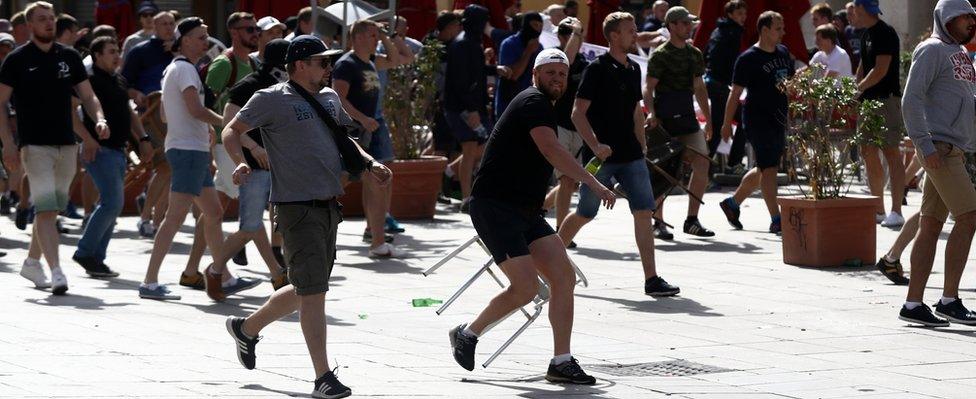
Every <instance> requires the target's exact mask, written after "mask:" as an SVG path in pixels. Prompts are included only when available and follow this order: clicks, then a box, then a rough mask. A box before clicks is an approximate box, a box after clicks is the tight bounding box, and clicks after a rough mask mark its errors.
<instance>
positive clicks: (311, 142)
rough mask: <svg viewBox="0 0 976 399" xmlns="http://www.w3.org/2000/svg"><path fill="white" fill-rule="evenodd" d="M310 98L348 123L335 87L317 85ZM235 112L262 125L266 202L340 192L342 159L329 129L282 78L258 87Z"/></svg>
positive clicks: (248, 121)
mask: <svg viewBox="0 0 976 399" xmlns="http://www.w3.org/2000/svg"><path fill="white" fill-rule="evenodd" d="M315 98H316V99H318V100H319V102H320V103H321V104H322V106H323V107H325V110H326V111H328V112H329V113H330V114H332V116H333V117H334V118H336V120H337V121H338V122H339V123H340V124H342V125H352V118H350V117H349V114H347V113H346V111H345V110H343V109H342V103H341V102H340V100H339V95H338V94H336V92H335V91H333V90H332V89H330V88H325V89H322V91H321V92H320V93H317V94H315ZM237 118H238V119H239V120H240V121H241V122H244V123H245V124H247V125H249V126H251V127H252V128H256V127H260V128H262V129H261V137H262V139H263V141H264V147H265V149H266V150H267V151H268V159H269V161H270V163H271V201H272V202H292V201H308V200H313V199H329V198H332V197H338V196H340V195H342V194H343V191H342V184H341V183H340V180H339V177H340V176H341V175H342V173H343V169H342V161H341V159H340V157H339V149H338V147H336V143H335V139H333V138H332V132H331V131H330V130H329V128H328V127H327V126H326V124H325V122H324V121H322V120H321V119H320V118H319V116H318V114H316V113H315V110H314V109H312V106H311V105H310V104H309V103H308V102H306V101H305V99H304V98H302V97H301V96H300V95H299V94H298V93H296V92H295V91H294V89H292V87H291V86H289V85H288V83H279V84H276V85H274V86H271V87H269V88H267V89H263V90H258V91H257V92H256V93H254V96H252V97H251V99H250V100H249V101H248V102H247V104H245V105H244V108H242V109H241V111H240V112H239V113H238V114H237Z"/></svg>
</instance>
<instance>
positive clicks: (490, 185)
mask: <svg viewBox="0 0 976 399" xmlns="http://www.w3.org/2000/svg"><path fill="white" fill-rule="evenodd" d="M540 126H542V127H548V128H550V129H552V130H553V133H554V134H555V131H556V110H555V108H554V107H553V105H552V101H551V100H549V97H547V96H546V95H545V94H543V93H542V92H541V91H539V89H537V88H535V86H533V87H529V88H528V89H525V90H523V91H522V92H521V93H519V94H518V95H517V96H515V98H514V99H512V102H511V103H509V105H508V107H507V108H505V112H503V113H502V115H501V116H500V117H499V118H498V122H497V123H496V124H495V128H494V130H492V133H491V136H489V137H488V143H487V145H486V146H485V155H484V157H482V158H481V168H480V169H479V170H478V173H477V175H475V178H474V184H473V186H472V188H471V195H472V196H474V197H477V198H491V199H494V200H498V201H502V202H505V203H508V204H511V205H513V206H515V207H516V208H518V209H521V210H524V211H526V212H534V213H537V212H539V211H540V210H541V209H542V203H543V201H545V198H546V191H547V190H548V188H549V178H550V177H552V165H551V164H550V163H549V161H547V160H546V158H545V157H544V156H543V155H542V153H541V152H540V151H539V147H538V146H536V144H535V141H534V140H532V135H531V134H530V132H531V131H532V129H534V128H536V127H540Z"/></svg>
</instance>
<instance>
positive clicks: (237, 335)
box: [224, 316, 261, 370]
mask: <svg viewBox="0 0 976 399" xmlns="http://www.w3.org/2000/svg"><path fill="white" fill-rule="evenodd" d="M224 324H225V325H226V326H227V332H228V333H229V334H230V336H231V337H234V341H236V342H237V360H238V361H240V362H241V366H244V368H246V369H248V370H254V364H255V362H256V361H257V355H256V354H255V353H254V352H255V349H256V347H257V345H258V341H260V340H261V337H253V338H252V337H249V336H248V335H247V334H245V333H244V318H243V317H237V316H227V321H226V322H224Z"/></svg>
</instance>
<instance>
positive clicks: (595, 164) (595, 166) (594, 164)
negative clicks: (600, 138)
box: [584, 157, 603, 176]
mask: <svg viewBox="0 0 976 399" xmlns="http://www.w3.org/2000/svg"><path fill="white" fill-rule="evenodd" d="M601 166H603V160H601V159H600V158H598V157H593V158H592V159H590V162H587V163H586V167H585V168H584V169H586V171H587V172H590V174H591V175H594V176H596V172H599V171H600V167H601Z"/></svg>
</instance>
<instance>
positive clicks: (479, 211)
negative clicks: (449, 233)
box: [469, 198, 556, 265]
mask: <svg viewBox="0 0 976 399" xmlns="http://www.w3.org/2000/svg"><path fill="white" fill-rule="evenodd" d="M469 214H470V215H471V222H472V223H473V224H474V229H475V231H477V232H478V237H480V238H481V241H482V242H484V243H485V246H487V247H488V251H489V252H491V256H492V258H494V259H495V263H497V264H499V265H500V264H502V262H504V261H506V260H509V259H511V258H516V257H519V256H525V255H528V254H529V244H532V243H533V242H534V241H535V240H538V239H540V238H542V237H547V236H551V235H553V234H556V231H555V230H553V229H552V226H550V225H549V223H547V222H546V219H545V217H544V214H543V213H542V210H539V211H536V212H527V211H524V210H520V209H518V208H517V207H515V206H512V205H509V204H507V203H504V202H501V201H496V200H493V199H488V198H472V199H471V209H470V212H469Z"/></svg>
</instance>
